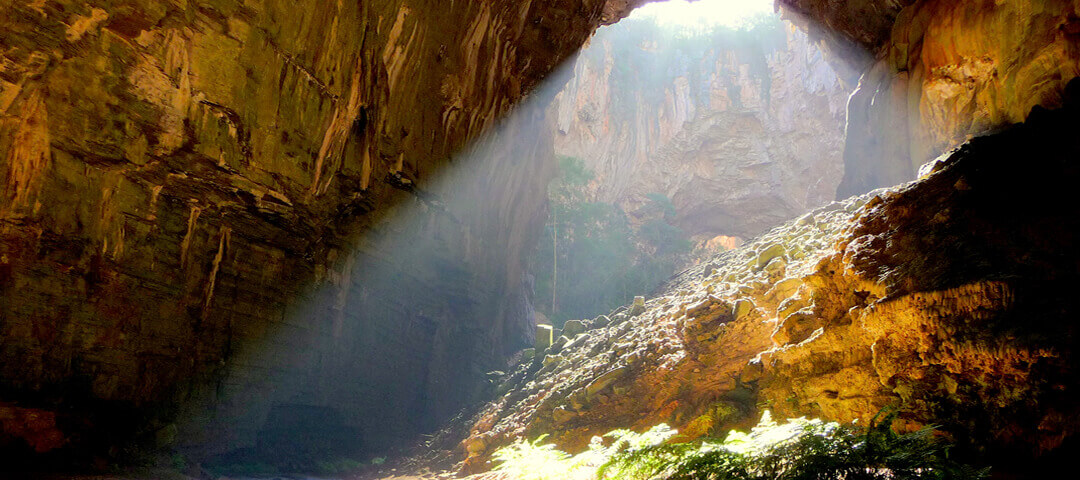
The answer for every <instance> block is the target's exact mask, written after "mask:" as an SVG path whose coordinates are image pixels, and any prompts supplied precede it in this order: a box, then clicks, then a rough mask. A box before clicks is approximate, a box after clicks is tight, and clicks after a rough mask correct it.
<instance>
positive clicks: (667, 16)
mask: <svg viewBox="0 0 1080 480" xmlns="http://www.w3.org/2000/svg"><path fill="white" fill-rule="evenodd" d="M761 13H773V0H698V1H695V2H689V3H688V2H687V1H686V0H667V1H660V2H655V3H649V4H646V5H645V6H643V7H640V8H638V9H636V10H634V11H633V13H631V14H630V18H648V17H652V18H655V19H656V20H657V23H659V24H661V25H666V26H673V27H685V28H693V27H696V26H700V25H702V24H705V25H727V26H731V27H735V26H739V25H740V24H741V23H743V22H744V21H745V20H746V19H748V18H750V17H753V16H755V15H758V14H761Z"/></svg>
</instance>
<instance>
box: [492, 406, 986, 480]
mask: <svg viewBox="0 0 1080 480" xmlns="http://www.w3.org/2000/svg"><path fill="white" fill-rule="evenodd" d="M882 417H883V418H882ZM895 417H896V413H895V412H882V413H879V414H878V415H877V416H875V417H874V418H873V419H872V420H871V421H870V424H869V426H867V427H857V426H855V425H840V424H837V423H834V422H823V421H822V420H819V419H806V418H796V419H789V420H787V421H786V422H785V423H783V424H778V423H776V422H774V421H772V419H771V417H770V416H769V414H768V412H766V413H765V415H764V416H763V417H762V420H761V422H760V423H759V424H758V425H757V426H756V427H754V428H753V429H751V430H750V432H748V433H742V432H736V431H732V432H731V433H730V434H728V436H727V438H725V439H724V440H722V441H721V440H719V439H704V440H699V441H696V442H692V443H669V441H670V440H671V439H672V438H673V437H674V435H675V434H676V433H677V432H676V431H675V430H672V429H671V428H669V427H668V426H667V425H658V426H656V427H653V428H652V429H650V430H649V431H646V432H644V433H634V432H632V431H629V430H615V431H612V432H610V433H608V434H607V435H605V437H606V438H608V439H609V441H608V444H607V445H605V442H604V439H602V438H600V437H594V438H593V442H592V444H590V447H589V449H588V451H586V452H583V453H581V454H578V455H576V456H571V455H569V454H566V453H564V452H561V451H559V450H556V449H555V448H554V446H553V445H542V444H541V442H542V441H543V440H544V438H545V437H546V436H541V437H540V438H538V439H536V440H535V441H533V442H526V441H521V440H519V441H518V442H516V443H515V444H513V445H511V446H509V447H506V448H503V449H500V450H499V451H498V452H496V453H495V459H496V460H497V461H500V462H502V463H501V464H500V465H499V466H498V467H497V470H499V471H500V472H503V473H505V474H507V476H508V477H509V478H512V479H522V480H555V479H582V480H585V479H598V480H614V479H618V480H654V479H655V480H659V479H664V480H826V479H830V480H831V479H843V480H886V479H889V480H896V479H905V480H906V479H933V480H977V479H983V478H986V477H988V475H989V469H978V468H974V467H972V466H969V465H962V464H959V463H956V462H954V461H952V460H950V459H949V456H948V445H947V444H946V443H945V442H943V441H942V440H941V439H939V438H938V437H937V436H936V435H935V433H934V429H933V427H926V428H923V429H921V430H919V431H916V432H911V433H904V434H899V433H896V432H894V431H893V430H892V428H891V426H892V423H893V420H894V419H895Z"/></svg>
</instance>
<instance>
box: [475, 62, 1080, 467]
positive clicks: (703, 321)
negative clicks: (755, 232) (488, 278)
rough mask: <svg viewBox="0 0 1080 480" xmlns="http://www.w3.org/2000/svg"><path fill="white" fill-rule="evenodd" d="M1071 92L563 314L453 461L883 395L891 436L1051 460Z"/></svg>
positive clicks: (855, 405) (1069, 244)
mask: <svg viewBox="0 0 1080 480" xmlns="http://www.w3.org/2000/svg"><path fill="white" fill-rule="evenodd" d="M1073 86H1074V87H1076V88H1075V89H1072V92H1074V93H1072V97H1071V100H1070V102H1073V103H1074V104H1073V105H1071V106H1070V108H1069V109H1067V110H1061V111H1054V112H1047V111H1045V110H1041V109H1037V110H1036V111H1034V112H1033V114H1032V116H1031V117H1030V118H1029V119H1028V121H1027V123H1026V124H1024V125H1021V126H1019V127H1016V128H1013V129H1010V130H1008V131H1005V132H1002V133H999V134H996V135H991V136H987V137H983V138H978V139H976V140H974V141H971V142H969V143H967V144H965V145H964V146H963V147H962V148H960V149H959V150H957V151H955V152H953V153H951V154H950V155H948V156H947V157H943V158H942V159H941V160H940V161H939V162H938V163H936V164H934V165H933V166H932V168H928V169H927V172H928V176H927V177H926V178H923V179H921V180H919V181H917V182H914V183H911V184H908V185H904V186H901V187H897V188H893V189H889V190H880V191H875V192H871V193H869V194H866V195H862V196H857V197H852V198H850V199H848V200H845V201H843V202H838V203H833V204H831V205H829V206H826V207H823V208H821V209H818V210H816V211H814V212H812V213H810V214H807V215H805V216H803V217H801V218H799V219H798V220H795V221H793V222H790V223H788V224H785V225H784V226H781V227H779V228H776V229H774V230H772V231H770V232H768V233H767V234H765V235H763V236H762V237H759V238H758V239H756V240H754V241H753V242H750V243H748V244H747V245H745V246H743V247H741V248H739V249H736V250H733V251H730V252H727V253H725V254H722V255H720V256H718V257H717V258H715V259H714V260H713V261H712V262H711V263H710V264H706V265H702V266H698V267H695V268H694V269H692V270H690V271H688V272H686V273H685V274H683V275H682V276H680V277H678V278H677V279H676V280H675V281H673V282H672V283H671V284H670V285H669V286H668V288H667V290H666V291H665V292H664V294H663V295H662V296H658V297H656V298H651V299H648V301H645V302H641V303H639V304H635V305H630V306H627V307H624V308H620V309H619V310H616V311H615V312H613V313H612V314H611V315H607V316H601V317H598V318H596V319H592V320H586V321H584V322H583V323H582V325H581V326H582V327H583V328H582V329H580V330H581V331H574V330H572V329H571V328H570V326H569V324H568V327H567V330H566V331H565V333H566V334H567V335H566V336H565V337H563V338H559V339H558V341H556V342H555V343H554V344H553V345H552V346H551V347H549V348H547V349H546V350H543V351H537V352H534V357H533V358H532V359H528V358H526V359H525V361H523V362H522V363H520V364H519V365H518V366H517V367H516V369H515V370H514V371H513V372H512V373H511V374H510V375H509V377H508V378H507V379H505V381H504V383H503V384H502V385H500V387H499V389H500V392H502V395H501V396H500V397H499V398H498V399H497V400H495V401H494V402H492V403H491V404H490V405H489V406H488V407H487V408H486V409H485V410H484V412H483V414H482V415H481V416H480V417H479V420H478V421H477V423H476V424H475V425H474V426H473V427H472V432H471V435H470V437H469V438H468V439H467V440H466V441H465V442H463V447H464V449H465V451H466V452H467V454H468V456H469V460H468V461H467V467H470V468H483V465H484V463H483V462H484V461H485V459H486V458H487V457H486V456H487V454H489V453H490V452H491V451H492V450H493V449H494V448H496V447H497V446H499V445H502V444H505V443H506V442H507V441H509V440H510V439H512V438H514V437H518V436H526V437H530V438H532V437H536V436H537V435H539V434H541V433H550V434H551V437H550V438H551V439H552V440H554V441H555V442H556V443H557V444H559V445H560V446H561V447H563V448H564V449H569V450H577V449H581V448H583V447H584V446H585V445H586V444H587V443H588V442H589V440H590V438H591V437H592V436H593V435H599V434H603V433H605V432H607V431H609V430H612V429H614V428H627V427H631V428H635V429H644V428H647V427H650V426H652V425H656V424H659V423H669V424H672V425H675V426H678V427H679V428H680V430H681V435H682V436H683V438H687V439H689V438H695V437H698V436H702V435H707V434H718V433H722V432H724V431H726V429H728V428H732V427H736V426H746V424H747V423H753V422H755V421H756V420H757V418H758V416H759V414H760V410H761V409H764V408H768V409H771V410H772V412H773V415H774V416H778V417H794V416H800V415H810V416H820V417H824V418H828V419H830V420H838V421H852V420H854V419H862V420H863V421H866V420H868V419H870V418H871V417H872V416H874V415H875V414H876V413H877V412H878V411H879V410H880V409H882V408H883V407H886V406H889V405H897V406H899V408H900V411H901V416H900V419H901V423H900V424H899V426H900V427H901V428H914V427H917V426H919V425H924V424H938V425H941V428H942V429H943V430H944V431H945V432H946V433H948V434H950V435H952V436H953V437H954V438H956V439H957V440H958V441H959V442H960V444H961V445H963V450H962V451H961V452H958V453H959V454H979V455H981V458H982V459H983V460H984V461H988V462H992V463H994V464H995V465H996V466H997V467H999V469H1001V470H1002V471H1006V472H1007V471H1013V472H1015V473H1022V474H1025V475H1029V476H1031V478H1041V477H1039V475H1042V474H1045V473H1047V472H1052V471H1054V469H1055V468H1060V467H1061V466H1062V464H1061V463H1059V462H1068V459H1069V455H1072V454H1073V453H1074V450H1075V432H1076V431H1077V428H1078V427H1080V425H1078V424H1077V423H1076V418H1078V417H1077V414H1078V413H1080V411H1078V410H1080V405H1078V404H1077V402H1075V399H1070V397H1071V396H1073V395H1074V393H1073V391H1074V390H1075V389H1076V388H1077V387H1080V376H1078V375H1077V374H1078V372H1077V371H1076V367H1075V361H1074V358H1073V357H1074V355H1075V352H1076V351H1077V349H1076V347H1077V340H1078V337H1077V335H1076V334H1077V332H1076V329H1075V325H1074V324H1073V322H1071V321H1070V320H1069V319H1070V318H1072V316H1074V315H1075V314H1076V312H1075V310H1076V309H1075V308H1074V307H1073V303H1074V302H1072V301H1071V300H1070V298H1071V296H1072V295H1073V292H1072V290H1074V289H1075V286H1076V285H1078V284H1080V283H1078V280H1080V259H1078V258H1077V255H1076V252H1075V249H1074V248H1073V245H1074V242H1075V241H1076V240H1077V238H1076V237H1077V235H1078V233H1080V219H1078V218H1077V217H1076V215H1074V214H1073V212H1071V208H1070V207H1069V202H1068V200H1067V197H1068V192H1069V190H1070V188H1071V186H1073V185H1075V184H1076V182H1077V181H1080V169H1078V166H1077V165H1076V162H1075V159H1076V158H1078V157H1077V154H1078V153H1080V143H1078V142H1077V141H1076V137H1075V135H1071V134H1070V133H1069V132H1072V131H1074V130H1075V129H1076V128H1077V127H1078V126H1080V102H1078V101H1077V100H1078V99H1080V81H1075V82H1073ZM1018 158H1025V159H1026V160H1025V161H1026V162H1028V165H1027V168H1023V169H1018V168H1016V167H1015V165H1014V162H1015V161H1016V159H1018ZM1006 192H1007V193H1006ZM575 327H576V325H575ZM1035 458H1040V459H1041V460H1040V461H1039V462H1037V463H1034V464H1033V463H1031V460H1032V459H1035Z"/></svg>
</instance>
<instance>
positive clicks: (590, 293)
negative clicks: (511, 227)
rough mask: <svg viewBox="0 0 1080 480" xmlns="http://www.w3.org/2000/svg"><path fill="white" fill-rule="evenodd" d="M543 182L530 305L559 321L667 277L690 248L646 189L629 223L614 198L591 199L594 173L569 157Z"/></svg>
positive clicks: (666, 208)
mask: <svg viewBox="0 0 1080 480" xmlns="http://www.w3.org/2000/svg"><path fill="white" fill-rule="evenodd" d="M558 162H559V163H558V166H559V168H558V176H557V177H556V178H555V180H553V181H552V183H551V185H550V186H549V189H548V200H549V205H550V214H549V218H548V222H547V226H546V229H545V232H544V236H543V237H542V239H541V240H540V242H539V246H538V248H537V251H536V255H535V256H534V257H533V259H532V263H533V268H532V271H533V272H535V274H536V279H537V282H536V294H537V297H536V298H537V300H536V303H537V309H538V310H540V311H541V312H542V313H544V314H545V315H547V316H548V318H550V319H551V320H552V322H553V323H554V324H555V325H556V326H557V327H561V326H562V324H563V323H564V322H565V321H566V320H568V319H572V318H590V317H593V316H596V315H598V314H601V313H606V312H608V311H610V310H611V309H612V308H614V307H617V306H619V305H623V304H625V303H627V302H629V301H630V300H632V299H633V297H634V296H635V295H641V294H643V293H647V292H650V291H652V290H653V289H655V288H656V287H658V286H659V285H660V284H661V283H662V282H664V281H665V280H667V279H668V278H669V277H670V276H671V274H672V273H674V271H675V269H676V268H677V267H679V266H681V265H682V264H683V263H684V262H685V260H686V257H687V255H688V254H689V252H690V249H691V243H690V240H689V239H688V238H687V235H686V234H685V233H684V232H683V231H682V230H680V229H679V228H678V227H675V226H674V225H672V224H671V223H670V222H672V221H674V219H675V207H674V206H673V205H672V204H671V200H670V199H668V198H667V197H666V196H664V195H663V194H657V193H654V194H649V195H648V199H649V201H648V204H647V205H646V206H645V207H643V208H642V209H640V210H639V211H638V212H636V213H637V214H638V216H639V217H640V218H644V219H646V220H644V222H642V223H641V224H640V225H637V226H635V225H632V224H631V222H630V220H629V218H628V217H627V215H626V213H625V212H623V211H622V210H621V209H620V208H618V207H617V206H615V205H612V204H609V203H603V202H596V201H592V200H590V192H589V188H590V182H591V181H592V180H593V175H594V174H593V172H592V171H590V170H588V169H587V168H585V165H584V163H583V162H582V161H581V160H579V159H576V158H571V157H560V158H558Z"/></svg>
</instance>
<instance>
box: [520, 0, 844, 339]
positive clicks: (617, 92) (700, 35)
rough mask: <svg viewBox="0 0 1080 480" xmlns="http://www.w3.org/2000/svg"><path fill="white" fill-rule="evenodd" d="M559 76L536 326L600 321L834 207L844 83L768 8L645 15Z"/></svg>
mask: <svg viewBox="0 0 1080 480" xmlns="http://www.w3.org/2000/svg"><path fill="white" fill-rule="evenodd" d="M571 68H572V69H573V74H572V76H570V78H569V80H568V81H567V82H566V84H565V86H563V87H562V88H561V90H560V91H559V92H558V93H557V94H556V95H555V97H554V101H553V102H552V106H551V109H552V112H554V117H555V119H554V121H555V123H556V128H555V129H556V131H555V134H554V137H555V141H554V145H555V159H554V162H555V163H556V175H555V179H554V180H553V182H552V184H551V186H550V188H549V215H548V219H547V222H546V224H545V227H544V232H543V234H542V239H541V240H540V241H539V243H538V248H537V251H536V253H535V255H534V256H533V257H532V260H531V272H532V273H533V274H534V275H535V277H536V281H535V285H536V287H535V291H536V297H535V302H534V303H535V307H536V310H537V312H538V313H537V315H536V318H537V321H538V322H539V323H548V322H550V323H552V324H553V325H554V327H555V328H560V327H561V326H562V325H563V323H564V322H565V321H567V320H570V319H581V318H592V317H595V316H597V315H600V314H604V313H607V312H609V311H611V310H612V309H613V308H615V307H617V306H619V305H623V304H626V303H628V302H629V301H630V300H632V299H633V297H634V296H637V295H647V294H648V293H650V291H652V290H653V289H655V288H657V287H659V286H660V285H662V284H663V283H664V282H665V281H666V280H667V279H668V278H669V276H671V275H672V274H674V273H676V272H678V271H680V270H681V269H683V268H686V267H688V266H691V265H693V264H695V263H700V262H702V261H705V260H706V259H708V258H710V257H711V256H712V255H714V254H716V253H718V252H719V251H723V250H726V249H732V248H735V247H737V246H738V245H740V244H741V243H742V242H743V241H744V240H745V239H749V238H752V237H754V236H757V235H759V234H761V233H763V232H765V231H767V230H768V229H770V228H772V227H774V226H776V225H778V224H780V223H781V222H783V221H786V220H789V219H791V218H795V217H797V216H799V215H801V214H803V213H805V212H806V211H809V210H811V209H813V208H815V207H818V206H821V205H823V204H825V203H828V202H829V201H831V200H833V198H834V197H835V195H836V190H837V186H838V185H839V183H840V181H841V177H842V176H843V159H842V157H843V147H844V120H845V104H846V100H847V98H848V96H849V94H850V93H851V90H852V89H853V88H854V84H855V83H856V78H857V72H856V71H855V70H854V69H853V68H851V66H849V64H848V59H843V58H836V56H835V55H833V54H830V53H827V52H825V51H823V49H822V46H821V45H820V44H819V42H816V41H815V40H813V39H811V38H810V37H808V35H807V34H806V33H805V32H804V31H803V30H802V29H799V28H796V27H795V26H794V25H792V23H790V22H789V21H788V20H786V19H784V18H781V16H780V14H779V13H777V12H776V11H775V10H774V8H773V2H772V1H769V0H759V1H739V2H734V1H724V0H711V1H710V0H702V1H697V2H685V1H681V0H680V1H669V2H657V3H650V4H646V5H645V6H642V7H640V8H638V9H637V10H635V11H634V12H633V13H632V14H631V15H630V16H629V17H628V18H626V19H624V20H622V21H620V22H619V23H617V24H615V25H611V26H607V27H602V28H601V29H599V30H598V31H597V33H596V34H595V36H594V37H593V39H592V40H591V41H590V43H589V44H588V45H587V46H586V47H585V48H584V49H583V50H582V51H581V53H580V54H579V56H578V57H577V59H576V61H575V62H573V66H572V67H571Z"/></svg>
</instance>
